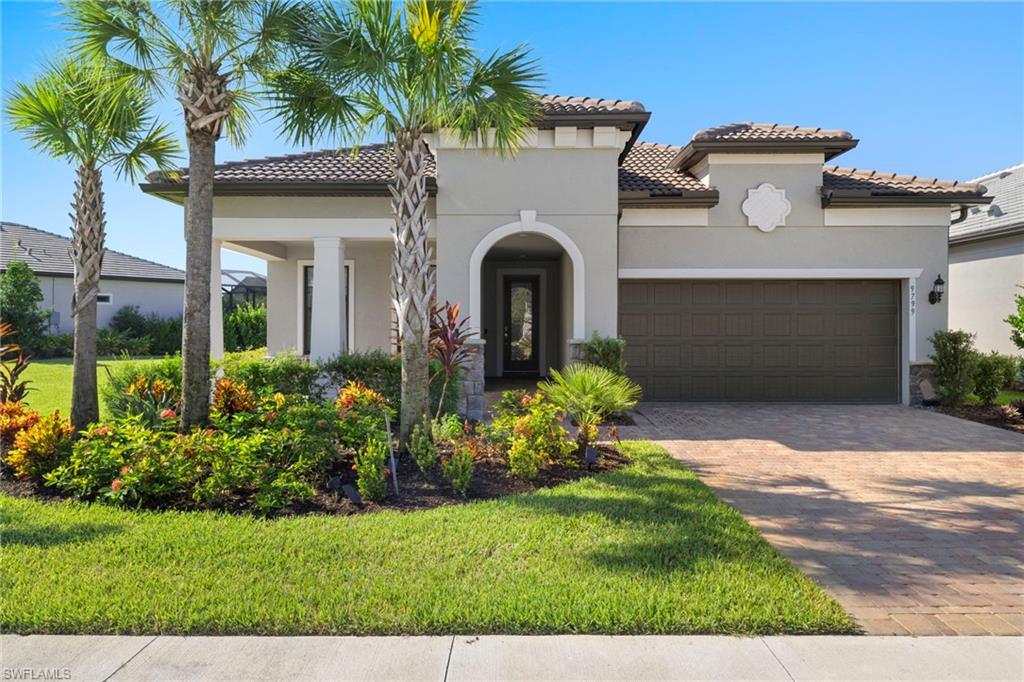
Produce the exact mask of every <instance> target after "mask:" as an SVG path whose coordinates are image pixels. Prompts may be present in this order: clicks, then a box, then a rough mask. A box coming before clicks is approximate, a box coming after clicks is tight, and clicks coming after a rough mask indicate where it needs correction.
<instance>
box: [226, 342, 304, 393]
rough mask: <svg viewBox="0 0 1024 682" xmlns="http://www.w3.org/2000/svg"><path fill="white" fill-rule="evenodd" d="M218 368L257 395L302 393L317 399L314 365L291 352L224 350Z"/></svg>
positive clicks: (227, 376)
mask: <svg viewBox="0 0 1024 682" xmlns="http://www.w3.org/2000/svg"><path fill="white" fill-rule="evenodd" d="M219 367H220V369H221V370H223V373H224V377H226V378H228V379H231V380H232V381H237V382H239V383H242V384H245V385H246V386H248V387H249V388H250V389H251V390H252V391H253V392H255V393H259V394H261V395H262V394H273V393H284V394H285V395H305V396H310V397H312V398H314V399H317V400H319V399H320V398H322V397H323V396H322V395H321V392H320V389H319V388H318V387H317V374H318V373H319V370H318V369H317V366H316V365H313V364H310V363H309V362H306V360H305V359H303V358H301V357H299V356H298V355H295V354H294V353H278V354H276V355H275V356H274V357H271V358H268V357H267V354H266V352H265V351H263V350H258V351H249V352H241V353H225V355H224V357H223V358H222V359H221V361H220V364H219Z"/></svg>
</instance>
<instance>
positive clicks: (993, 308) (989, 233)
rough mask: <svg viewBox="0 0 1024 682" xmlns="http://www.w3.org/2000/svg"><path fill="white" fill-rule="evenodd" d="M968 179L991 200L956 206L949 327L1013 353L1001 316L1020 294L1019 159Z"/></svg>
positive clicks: (1023, 246) (1023, 279)
mask: <svg viewBox="0 0 1024 682" xmlns="http://www.w3.org/2000/svg"><path fill="white" fill-rule="evenodd" d="M971 182H981V183H984V185H985V187H987V188H988V193H989V195H990V196H992V197H993V199H992V203H991V204H989V205H988V206H971V207H966V208H965V210H964V211H963V212H962V215H961V211H957V213H956V214H954V216H953V224H951V225H950V227H949V328H950V329H965V330H967V331H970V332H973V333H974V334H975V335H976V338H975V345H977V347H978V348H979V349H980V350H983V351H993V350H994V351H998V352H1000V353H1013V354H1017V353H1020V349H1019V348H1017V347H1016V346H1015V345H1014V344H1013V342H1012V341H1011V340H1010V327H1009V325H1008V324H1007V323H1006V322H1005V320H1006V318H1007V317H1008V316H1009V315H1010V314H1011V313H1013V312H1015V311H1016V306H1015V305H1014V295H1015V294H1021V293H1024V290H1022V289H1018V288H1017V287H1021V286H1024V164H1021V165H1018V166H1014V167H1013V168H1007V169H1006V170H1001V171H997V172H995V173H990V174H989V175H985V176H983V177H980V178H977V179H976V180H972V181H971Z"/></svg>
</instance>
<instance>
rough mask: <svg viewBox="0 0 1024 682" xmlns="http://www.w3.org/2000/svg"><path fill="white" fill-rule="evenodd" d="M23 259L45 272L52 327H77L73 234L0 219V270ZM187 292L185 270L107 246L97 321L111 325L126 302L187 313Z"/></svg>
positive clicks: (162, 312) (164, 312)
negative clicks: (73, 310) (73, 309)
mask: <svg viewBox="0 0 1024 682" xmlns="http://www.w3.org/2000/svg"><path fill="white" fill-rule="evenodd" d="M19 260H20V261H24V262H25V263H27V264H28V266H29V268H31V269H32V271H33V272H34V273H35V274H36V276H37V277H38V278H39V286H40V287H41V288H42V290H43V302H42V304H41V309H43V310H52V311H53V313H52V315H51V316H50V332H51V333H54V334H58V333H59V334H70V333H72V332H74V330H75V321H74V318H72V317H71V297H72V295H73V294H74V283H73V277H74V272H75V268H74V264H73V263H72V260H71V240H70V239H68V238H67V237H62V236H60V235H57V234H53V233H52V232H44V231H43V230H39V229H36V228H34V227H28V226H26V225H19V224H17V223H6V222H5V223H0V270H5V269H6V268H7V265H8V264H9V263H12V262H13V261H19ZM184 295H185V273H184V272H183V271H181V270H178V269H176V268H172V267H168V266H166V265H160V264H159V263H153V262H152V261H148V260H143V259H142V258H136V257H135V256H129V255H127V254H124V253H119V252H117V251H112V250H110V249H107V250H106V251H105V252H104V254H103V267H102V269H101V270H100V293H99V295H98V296H97V305H96V312H97V318H96V321H97V324H98V325H99V326H100V327H101V328H102V327H106V326H107V325H108V324H109V323H110V318H112V317H113V316H114V313H116V312H117V311H118V310H119V309H120V308H122V307H123V306H126V305H137V306H138V307H139V310H140V311H141V312H142V313H143V314H144V315H148V314H149V313H156V314H157V315H159V316H160V317H181V310H182V306H183V303H184Z"/></svg>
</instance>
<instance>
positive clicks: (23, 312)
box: [0, 260, 49, 353]
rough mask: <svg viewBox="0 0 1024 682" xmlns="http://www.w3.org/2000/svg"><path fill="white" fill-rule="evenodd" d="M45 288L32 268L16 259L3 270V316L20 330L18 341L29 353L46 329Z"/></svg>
mask: <svg viewBox="0 0 1024 682" xmlns="http://www.w3.org/2000/svg"><path fill="white" fill-rule="evenodd" d="M42 302H43V290H42V289H41V288H40V287H39V280H38V279H37V278H36V275H35V273H34V272H32V269H31V268H29V266H28V265H27V264H26V263H25V262H24V261H20V260H16V261H14V262H12V263H9V264H8V265H7V266H6V269H5V270H4V271H3V272H0V320H3V321H4V322H6V323H7V324H9V325H10V326H11V327H12V329H16V330H18V341H19V342H20V343H21V345H22V347H23V348H24V349H25V351H26V352H28V353H35V352H36V348H37V347H38V346H39V343H40V341H42V339H43V336H44V335H45V333H46V320H47V318H48V317H49V313H45V312H42V311H40V310H39V304H40V303H42Z"/></svg>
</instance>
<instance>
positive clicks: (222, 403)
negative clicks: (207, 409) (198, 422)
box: [211, 377, 256, 417]
mask: <svg viewBox="0 0 1024 682" xmlns="http://www.w3.org/2000/svg"><path fill="white" fill-rule="evenodd" d="M211 407H212V409H213V410H214V411H216V412H217V413H219V414H221V415H223V416H225V417H230V416H232V415H234V414H237V413H239V412H250V411H251V410H253V409H254V408H255V407H256V396H254V395H253V394H252V391H250V390H249V387H248V386H246V385H245V384H243V383H242V382H241V381H233V380H232V379H229V378H227V377H222V378H220V379H217V382H216V383H215V384H214V385H213V404H212V406H211Z"/></svg>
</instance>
